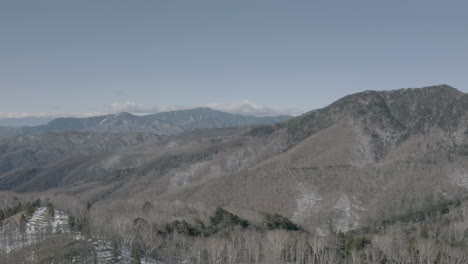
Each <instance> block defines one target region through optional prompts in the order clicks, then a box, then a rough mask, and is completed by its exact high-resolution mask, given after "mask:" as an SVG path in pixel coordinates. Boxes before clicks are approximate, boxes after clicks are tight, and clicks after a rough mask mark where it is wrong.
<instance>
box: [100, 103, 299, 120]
mask: <svg viewBox="0 0 468 264" xmlns="http://www.w3.org/2000/svg"><path fill="white" fill-rule="evenodd" d="M196 107H209V108H212V109H216V110H219V111H223V112H228V113H234V114H241V115H253V116H273V115H298V114H300V113H302V112H301V111H299V110H297V109H290V108H283V107H272V106H266V105H260V104H257V103H254V102H251V101H247V100H246V101H241V102H232V103H211V104H206V105H198V106H176V105H155V106H147V105H143V104H138V103H135V102H116V103H112V104H108V105H105V109H106V111H107V112H109V113H118V112H129V113H133V114H150V113H159V112H167V111H175V110H182V109H191V108H196Z"/></svg>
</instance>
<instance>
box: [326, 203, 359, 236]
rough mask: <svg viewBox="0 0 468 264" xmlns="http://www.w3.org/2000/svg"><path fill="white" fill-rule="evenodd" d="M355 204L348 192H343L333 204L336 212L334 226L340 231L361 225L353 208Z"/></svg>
mask: <svg viewBox="0 0 468 264" xmlns="http://www.w3.org/2000/svg"><path fill="white" fill-rule="evenodd" d="M352 207H353V204H352V203H351V200H350V199H349V197H348V196H347V195H346V194H343V195H342V196H341V197H340V199H339V200H338V202H337V203H336V204H335V205H334V206H333V209H334V211H335V213H336V215H335V216H334V219H333V221H332V222H333V228H335V229H336V230H338V231H342V232H347V231H349V230H352V229H355V228H356V227H358V226H359V223H358V222H357V220H358V218H359V217H358V215H357V214H355V213H354V212H353V210H352Z"/></svg>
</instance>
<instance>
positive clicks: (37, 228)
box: [0, 207, 162, 264]
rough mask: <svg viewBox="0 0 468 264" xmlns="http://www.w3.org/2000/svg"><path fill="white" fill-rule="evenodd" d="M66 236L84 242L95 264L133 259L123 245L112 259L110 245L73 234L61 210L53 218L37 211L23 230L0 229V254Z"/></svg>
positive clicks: (148, 263) (147, 262)
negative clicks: (88, 245)
mask: <svg viewBox="0 0 468 264" xmlns="http://www.w3.org/2000/svg"><path fill="white" fill-rule="evenodd" d="M59 235H67V236H70V237H71V238H72V239H75V240H87V241H88V242H90V243H91V244H92V245H93V247H94V250H95V254H96V263H97V264H107V263H116V264H130V263H132V261H133V259H132V257H131V253H130V252H131V251H130V247H129V246H128V245H123V246H122V247H121V248H119V249H118V251H117V256H116V258H114V251H113V249H112V245H111V242H110V241H109V240H106V239H104V238H100V237H95V236H88V237H87V236H84V235H83V234H81V233H80V232H72V231H71V230H70V226H69V218H68V215H67V214H66V213H65V212H63V211H60V210H55V212H54V216H53V217H51V215H50V214H49V213H48V212H47V207H40V208H38V209H37V210H36V211H35V212H34V214H33V215H32V217H31V218H30V219H29V221H28V222H27V223H26V225H25V227H24V228H22V230H21V228H19V227H13V226H11V225H5V226H3V227H0V253H4V254H5V253H6V254H8V253H10V252H12V251H15V250H20V249H22V248H24V247H27V246H31V245H33V244H35V243H38V242H41V241H45V240H46V239H48V238H50V237H52V236H59ZM141 263H142V264H162V263H161V262H158V261H156V260H152V259H147V258H145V259H142V260H141Z"/></svg>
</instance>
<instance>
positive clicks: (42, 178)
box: [0, 85, 468, 232]
mask: <svg viewBox="0 0 468 264" xmlns="http://www.w3.org/2000/svg"><path fill="white" fill-rule="evenodd" d="M467 109H468V96H467V95H466V94H463V93H461V92H459V91H458V90H456V89H454V88H452V87H449V86H446V85H441V86H433V87H426V88H418V89H401V90H395V91H365V92H362V93H358V94H353V95H349V96H346V97H344V98H342V99H340V100H338V101H336V102H335V103H332V104H331V105H329V106H327V107H325V108H323V109H318V110H314V111H311V112H309V113H306V114H304V115H302V116H299V117H297V118H293V119H290V120H287V121H284V122H281V123H278V124H274V125H262V126H256V127H252V128H248V127H243V128H224V129H206V130H195V131H191V132H185V133H182V134H179V135H175V136H164V137H157V136H151V135H150V134H121V135H119V134H115V135H100V134H93V133H89V132H86V133H82V132H80V133H77V132H61V133H58V134H46V135H41V136H29V137H18V138H14V139H9V140H3V141H1V142H0V155H1V156H0V158H1V161H2V163H1V165H0V168H1V172H2V174H1V175H0V186H3V187H2V188H3V189H8V190H17V191H26V192H27V191H31V190H35V191H45V190H48V189H50V188H54V189H55V190H58V191H59V192H62V193H73V194H74V195H77V196H78V197H83V199H84V198H85V197H88V198H87V199H89V200H91V201H93V202H97V201H100V202H102V203H106V201H107V202H112V201H114V200H116V199H117V200H119V199H134V200H138V201H143V200H164V201H174V200H183V201H190V202H197V203H201V204H205V205H206V206H219V205H223V206H229V207H232V208H234V209H239V210H246V211H250V212H269V213H275V212H278V213H281V214H282V215H285V216H287V217H290V218H292V219H294V220H295V221H297V222H298V223H300V224H302V225H304V226H308V227H310V228H319V229H320V230H322V231H324V232H325V231H326V230H332V231H338V230H342V231H348V230H352V229H356V228H358V227H359V226H362V225H367V224H369V223H370V222H372V221H373V220H372V219H388V218H392V217H395V216H397V215H401V214H406V213H408V212H410V211H412V210H416V209H418V208H424V207H427V206H430V204H431V203H439V202H441V203H442V202H445V201H447V200H452V199H457V198H459V197H460V196H461V195H462V194H463V193H464V192H465V191H466V187H468V185H467V184H466V182H468V179H467V177H466V175H467V173H466V171H465V168H466V164H467V160H466V156H465V153H466V149H467V148H468V147H467V146H468V138H467V136H466V133H465V131H467V129H468V122H467V120H468V111H467ZM96 122H97V121H96ZM99 122H102V120H101V121H99ZM123 139H125V140H123ZM53 141H55V142H57V144H54V143H51V142H53ZM102 141H104V142H106V143H102ZM33 142H34V143H33ZM58 142H60V143H58ZM73 142H75V143H79V145H80V147H76V146H75V145H74V144H73ZM85 142H88V143H85ZM99 142H100V143H99ZM106 144H108V146H107V145H106ZM85 146H87V147H85ZM400 192H403V193H405V195H399V196H396V197H395V193H400ZM103 193H105V195H103ZM273 194H274V195H273Z"/></svg>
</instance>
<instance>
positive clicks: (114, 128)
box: [0, 108, 291, 138]
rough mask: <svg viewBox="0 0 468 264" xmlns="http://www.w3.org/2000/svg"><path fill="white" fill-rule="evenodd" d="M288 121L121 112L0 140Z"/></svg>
mask: <svg viewBox="0 0 468 264" xmlns="http://www.w3.org/2000/svg"><path fill="white" fill-rule="evenodd" d="M289 118H291V116H285V115H284V116H265V117H255V116H243V115H238V114H230V113H225V112H221V111H217V110H213V109H210V108H194V109H188V110H177V111H171V112H161V113H157V114H151V115H143V116H137V115H132V114H130V113H125V112H122V113H118V114H111V115H103V116H94V117H86V118H57V119H54V120H52V121H50V122H48V123H47V124H45V125H40V126H31V127H19V128H18V127H0V138H10V137H13V136H17V135H37V134H45V133H48V132H60V131H88V132H95V133H135V132H148V133H154V134H158V135H174V134H177V133H181V132H185V131H190V130H193V129H197V128H223V127H235V126H251V125H259V124H274V123H277V122H281V121H284V120H287V119H289Z"/></svg>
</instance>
